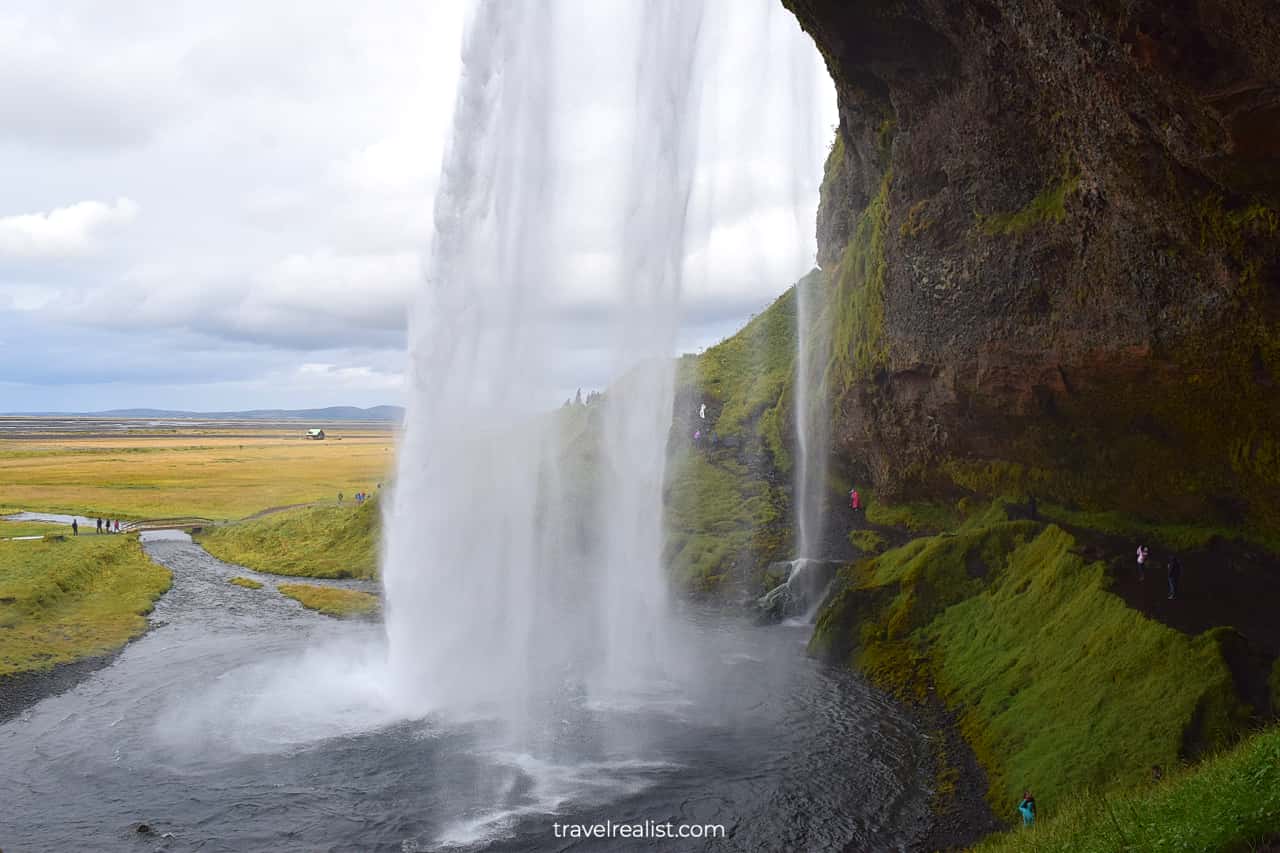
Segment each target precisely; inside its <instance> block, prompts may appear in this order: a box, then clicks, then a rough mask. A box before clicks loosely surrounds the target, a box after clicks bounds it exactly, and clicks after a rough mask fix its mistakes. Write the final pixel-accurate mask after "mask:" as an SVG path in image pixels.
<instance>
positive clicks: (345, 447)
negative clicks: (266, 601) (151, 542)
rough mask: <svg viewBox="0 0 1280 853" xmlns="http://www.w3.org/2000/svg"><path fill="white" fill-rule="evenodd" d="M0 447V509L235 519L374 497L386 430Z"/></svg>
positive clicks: (386, 455) (40, 441)
mask: <svg viewBox="0 0 1280 853" xmlns="http://www.w3.org/2000/svg"><path fill="white" fill-rule="evenodd" d="M326 431H327V432H329V435H330V437H329V438H328V439H326V440H324V441H308V440H305V439H303V438H302V437H301V430H300V429H294V428H289V429H285V428H277V429H271V428H262V427H245V426H243V425H240V426H235V427H230V426H229V427H227V428H225V429H210V428H208V427H207V426H204V427H201V428H200V429H198V430H195V429H193V430H191V431H189V432H188V433H185V434H184V433H183V432H182V431H181V430H179V431H177V433H174V432H169V433H165V434H156V435H139V434H137V433H134V434H129V435H125V436H120V437H115V436H104V435H101V434H92V435H79V436H78V435H76V434H74V433H72V434H59V435H30V436H27V437H23V438H16V439H11V438H0V506H3V507H5V508H6V509H10V510H12V509H23V510H31V511H38V510H43V511H48V512H68V513H70V512H75V513H80V514H82V515H88V516H104V517H110V518H117V517H118V518H124V519H129V518H156V517H166V516H181V515H195V516H203V517H205V518H210V519H214V520H230V519H237V518H243V517H245V516H247V515H251V514H253V513H255V512H258V511H259V510H263V509H267V508H269V507H277V506H286V505H290V504H300V503H311V502H314V501H332V500H335V499H336V497H337V494H338V492H343V493H344V494H345V496H346V500H348V501H350V500H351V499H352V495H354V494H355V493H356V492H358V491H368V492H371V493H372V492H374V491H376V489H377V485H378V483H379V482H382V481H384V480H386V479H387V477H388V476H389V475H390V473H391V470H392V466H393V457H394V452H395V432H394V431H393V430H392V429H391V428H389V427H369V426H364V425H355V426H352V427H349V428H348V427H345V426H344V427H335V428H333V429H332V430H329V428H328V425H326Z"/></svg>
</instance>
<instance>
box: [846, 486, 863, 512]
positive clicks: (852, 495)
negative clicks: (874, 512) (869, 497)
mask: <svg viewBox="0 0 1280 853" xmlns="http://www.w3.org/2000/svg"><path fill="white" fill-rule="evenodd" d="M849 507H850V508H851V509H852V510H853V511H854V512H857V511H858V510H860V509H862V496H861V495H859V494H858V490H857V489H851V490H850V491H849Z"/></svg>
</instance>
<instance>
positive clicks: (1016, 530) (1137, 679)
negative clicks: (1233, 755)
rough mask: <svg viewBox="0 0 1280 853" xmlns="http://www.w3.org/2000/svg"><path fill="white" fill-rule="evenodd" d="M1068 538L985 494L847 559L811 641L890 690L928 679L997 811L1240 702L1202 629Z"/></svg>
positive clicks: (1041, 796)
mask: <svg viewBox="0 0 1280 853" xmlns="http://www.w3.org/2000/svg"><path fill="white" fill-rule="evenodd" d="M1073 547H1074V541H1073V540H1072V538H1071V537H1070V536H1069V535H1068V534H1066V533H1065V532H1063V531H1062V530H1060V529H1058V528H1056V527H1054V526H1048V527H1043V526H1041V525H1038V524H1035V523H1032V522H1026V521H1008V520H1007V519H1005V518H1004V515H1003V513H1002V512H1000V511H999V508H998V507H997V508H996V511H990V512H988V513H986V514H985V515H984V516H983V517H981V518H976V519H973V520H971V521H970V522H968V523H966V524H965V525H964V526H962V527H960V528H959V529H958V530H957V531H956V532H954V533H952V534H943V535H939V536H932V537H925V538H921V539H916V540H913V541H912V542H910V543H908V544H906V545H904V546H903V547H901V548H897V549H894V550H891V551H888V552H886V553H884V554H882V555H880V556H878V557H876V558H873V559H871V560H868V561H865V562H864V563H862V564H860V565H859V566H858V567H856V569H852V570H850V571H849V572H847V573H846V576H845V581H846V586H845V587H844V588H843V589H842V590H841V591H839V592H838V593H837V594H836V595H835V596H834V597H833V598H832V599H831V601H830V602H829V604H828V606H827V607H826V608H825V609H824V610H823V612H822V613H821V615H820V617H819V620H818V624H817V627H816V630H815V633H814V638H813V641H812V643H811V648H812V649H813V650H814V651H815V652H816V653H819V654H822V655H824V656H826V657H828V658H834V659H843V660H846V661H848V662H849V663H851V664H852V665H854V666H857V667H860V668H862V669H863V670H865V671H867V672H868V674H869V675H870V676H871V677H872V678H873V679H874V680H875V681H877V682H878V683H880V684H881V685H882V686H885V687H886V688H889V689H891V690H893V691H894V692H896V693H898V694H899V695H905V696H912V695H921V694H922V692H923V691H924V690H925V687H926V685H927V684H928V683H929V682H930V681H932V682H933V683H935V684H936V685H937V688H938V690H939V692H940V694H941V695H942V697H943V698H944V699H945V700H946V701H947V702H948V703H949V704H950V705H952V706H953V707H956V708H957V709H958V710H961V711H962V727H963V730H964V733H965V735H966V737H967V739H968V740H969V741H970V742H971V743H972V744H974V745H975V748H976V749H977V752H978V755H979V758H980V760H981V761H982V762H983V764H984V766H985V767H986V768H987V769H988V771H989V773H990V776H991V792H990V796H991V800H992V805H993V807H994V808H995V809H996V810H997V814H1001V815H1005V816H1008V815H1009V814H1010V813H1011V812H1010V809H1011V805H1010V804H1011V803H1013V802H1014V801H1015V800H1016V797H1017V795H1018V794H1019V793H1020V792H1021V791H1022V789H1023V788H1026V787H1030V788H1032V789H1033V790H1034V791H1035V792H1036V795H1037V798H1038V800H1039V801H1040V803H1041V805H1042V808H1043V809H1045V810H1047V811H1049V812H1052V811H1053V809H1055V808H1056V806H1057V804H1058V803H1059V802H1061V801H1063V799H1064V798H1066V797H1067V796H1068V795H1069V794H1070V793H1071V792H1072V791H1073V790H1077V789H1079V788H1081V787H1082V786H1097V785H1102V784H1110V783H1112V782H1114V781H1116V780H1119V781H1120V782H1121V783H1132V782H1134V781H1136V780H1139V779H1141V778H1143V777H1144V775H1145V774H1148V773H1149V772H1150V768H1151V766H1152V765H1155V764H1159V765H1161V766H1165V767H1170V766H1174V765H1176V764H1177V762H1178V761H1179V759H1180V756H1181V755H1182V753H1183V751H1184V747H1186V746H1187V745H1192V746H1213V745H1218V744H1222V743H1225V742H1226V741H1227V740H1228V739H1229V737H1230V736H1231V734H1232V733H1233V732H1234V731H1237V730H1239V728H1240V726H1241V725H1242V724H1243V715H1242V711H1243V709H1242V708H1241V706H1240V705H1239V703H1238V701H1237V700H1236V698H1235V694H1234V688H1233V686H1232V681H1231V676H1230V673H1229V671H1228V669H1227V666H1226V664H1225V663H1224V661H1223V658H1222V655H1221V653H1220V652H1219V650H1218V647H1217V644H1216V641H1215V640H1214V639H1213V638H1212V637H1211V636H1204V637H1187V636H1185V635H1183V634H1180V633H1178V632H1176V631H1173V630H1171V629H1168V628H1166V627H1164V626H1163V625H1160V624H1159V623H1156V622H1153V621H1151V620H1148V619H1146V618H1145V617H1143V616H1142V615H1141V614H1139V613H1137V612H1136V611H1133V610H1131V609H1129V608H1128V607H1127V606H1126V605H1125V604H1124V602H1123V601H1121V600H1120V599H1119V598H1117V597H1115V596H1114V595H1112V594H1111V593H1109V592H1107V591H1106V580H1105V576H1104V571H1103V567H1102V566H1101V565H1100V564H1088V563H1086V562H1085V561H1084V560H1082V559H1081V558H1080V557H1079V556H1077V555H1076V554H1075V553H1073V552H1072V548H1073Z"/></svg>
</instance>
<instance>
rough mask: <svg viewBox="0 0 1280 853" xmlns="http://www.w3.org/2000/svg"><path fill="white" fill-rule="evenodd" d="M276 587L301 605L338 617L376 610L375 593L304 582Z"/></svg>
mask: <svg viewBox="0 0 1280 853" xmlns="http://www.w3.org/2000/svg"><path fill="white" fill-rule="evenodd" d="M276 589H278V590H280V592H281V593H283V594H284V595H287V596H289V597H290V598H292V599H294V600H295V601H297V602H298V603H299V604H301V605H302V606H303V607H306V608H308V609H310V610H316V611H319V612H320V613H323V614H324V615H326V616H334V617H337V618H339V619H347V618H353V617H358V616H370V615H372V614H374V613H376V612H377V610H378V597H377V596H376V595H370V594H369V593H367V592H359V591H358V590H354V589H339V588H337V587H332V586H314V585H312V584H305V583H282V584H280V585H279V586H277V587H276Z"/></svg>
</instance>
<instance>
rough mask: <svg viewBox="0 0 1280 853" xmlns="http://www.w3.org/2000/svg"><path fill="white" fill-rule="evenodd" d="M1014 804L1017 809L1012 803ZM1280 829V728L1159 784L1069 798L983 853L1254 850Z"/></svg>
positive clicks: (992, 841)
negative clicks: (1035, 823)
mask: <svg viewBox="0 0 1280 853" xmlns="http://www.w3.org/2000/svg"><path fill="white" fill-rule="evenodd" d="M1010 808H1012V806H1010ZM1278 830H1280V728H1272V729H1270V730H1268V731H1266V732H1263V733H1261V734H1258V735H1255V736H1254V737H1252V738H1250V739H1249V740H1247V741H1246V742H1244V743H1242V744H1241V745H1240V746H1238V747H1236V748H1235V749H1233V750H1231V751H1229V752H1226V753H1224V754H1222V755H1219V756H1216V757H1214V758H1212V759H1210V760H1209V761H1206V762H1204V763H1203V764H1200V765H1198V766H1197V767H1195V768H1193V769H1191V770H1186V771H1181V772H1178V773H1176V774H1174V776H1173V777H1172V778H1169V779H1166V780H1165V781H1164V782H1162V783H1161V784H1159V785H1155V786H1152V787H1149V788H1146V787H1138V788H1131V789H1128V790H1123V791H1120V792H1117V793H1114V794H1112V795H1111V796H1103V795H1101V794H1098V793H1083V794H1079V795H1076V796H1072V797H1070V798H1068V800H1067V801H1066V802H1064V803H1063V804H1062V806H1061V811H1060V813H1059V814H1057V815H1055V816H1054V818H1053V820H1051V821H1045V822H1041V823H1040V824H1039V825H1038V826H1036V827H1035V828H1034V829H1031V830H1019V831H1014V832H1009V833H1005V834H1002V835H997V836H993V837H992V838H990V839H988V840H987V842H986V843H984V844H982V845H980V846H979V847H978V848H977V849H978V850H979V851H982V853H1113V851H1143V853H1166V851H1167V853H1174V851H1192V850H1237V851H1245V850H1250V849H1254V848H1255V847H1257V846H1260V844H1261V843H1262V842H1263V841H1264V840H1266V839H1268V838H1274V837H1275V835H1276V833H1277V831H1278Z"/></svg>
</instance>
